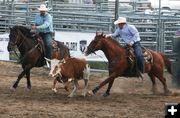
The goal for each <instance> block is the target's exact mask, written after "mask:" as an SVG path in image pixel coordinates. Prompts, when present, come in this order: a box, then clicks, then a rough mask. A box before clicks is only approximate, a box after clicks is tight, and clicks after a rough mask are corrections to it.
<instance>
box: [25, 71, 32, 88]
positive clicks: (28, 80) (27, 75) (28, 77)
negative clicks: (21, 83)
mask: <svg viewBox="0 0 180 118" xmlns="http://www.w3.org/2000/svg"><path fill="white" fill-rule="evenodd" d="M26 78H27V89H28V90H30V89H31V80H30V70H28V71H26Z"/></svg>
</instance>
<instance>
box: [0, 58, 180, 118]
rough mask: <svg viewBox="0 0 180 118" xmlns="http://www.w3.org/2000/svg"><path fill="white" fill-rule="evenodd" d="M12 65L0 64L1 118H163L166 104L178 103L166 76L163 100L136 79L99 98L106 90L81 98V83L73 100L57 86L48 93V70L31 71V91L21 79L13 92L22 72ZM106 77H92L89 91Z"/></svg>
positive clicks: (125, 80) (121, 80)
mask: <svg viewBox="0 0 180 118" xmlns="http://www.w3.org/2000/svg"><path fill="white" fill-rule="evenodd" d="M21 70H22V69H21V66H20V65H18V64H15V63H9V62H2V61H1V62H0V118H164V114H165V103H174V102H180V94H179V93H180V89H176V88H175V87H174V86H173V84H172V79H171V76H170V75H169V74H167V73H165V76H166V78H167V82H168V86H169V88H170V90H171V91H172V92H173V94H172V95H170V96H164V95H163V91H162V85H161V83H160V82H159V81H158V85H159V88H158V90H159V92H160V94H158V95H153V94H152V92H151V91H150V90H151V81H150V80H149V78H148V77H147V76H146V75H145V77H146V79H145V80H144V81H143V82H142V81H140V80H139V79H137V78H117V79H116V80H115V83H114V85H113V87H112V91H111V95H110V96H109V97H107V98H104V97H102V94H103V92H104V90H105V89H106V88H107V86H105V87H103V88H102V89H101V90H100V91H99V92H98V94H97V95H96V96H87V97H85V98H84V97H82V96H81V93H82V89H83V81H79V83H80V88H79V89H78V92H77V94H76V95H75V96H74V98H67V95H68V94H69V93H68V92H66V91H65V90H64V89H63V86H62V85H61V84H58V85H57V86H58V92H57V94H54V93H53V92H52V90H51V87H52V82H53V79H52V78H48V76H47V75H48V70H46V69H44V68H33V69H32V72H31V82H32V89H31V90H30V91H26V89H25V88H26V79H24V78H23V79H22V80H21V81H20V83H19V87H18V88H17V89H16V91H15V92H11V91H10V87H11V85H12V84H13V82H14V81H15V80H16V78H17V76H18V74H19V73H20V71H21ZM106 77H107V73H95V72H93V73H91V76H90V82H89V87H88V90H91V89H93V87H95V86H96V85H98V83H99V82H100V81H103V80H104V79H105V78H106Z"/></svg>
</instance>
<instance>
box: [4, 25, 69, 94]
mask: <svg viewBox="0 0 180 118" xmlns="http://www.w3.org/2000/svg"><path fill="white" fill-rule="evenodd" d="M33 35H34V34H33V33H32V32H31V29H29V28H27V27H24V26H18V25H16V26H13V27H12V28H10V34H9V42H8V46H7V49H8V51H9V52H10V51H15V47H17V48H18V50H19V52H20V55H21V56H20V57H19V56H18V57H19V58H20V63H21V65H22V69H23V71H22V72H21V73H20V74H19V75H18V78H17V80H16V81H15V83H14V84H13V86H12V87H11V90H13V91H14V90H15V89H16V88H17V87H18V84H19V82H20V80H21V79H22V77H24V76H25V75H26V76H25V77H26V78H27V89H28V90H30V89H31V81H30V71H31V69H32V68H33V67H42V66H44V65H45V62H46V61H45V58H44V57H45V48H44V43H43V41H42V39H41V37H40V36H39V35H35V36H33ZM56 42H58V41H56ZM61 48H66V49H62V51H61V52H59V54H60V55H62V53H64V52H63V51H64V50H67V51H69V49H68V48H67V47H65V46H64V47H63V46H62V47H61ZM15 53H16V52H15ZM52 53H54V51H53V52H52ZM67 54H69V53H67ZM52 55H53V54H52ZM63 56H65V55H63ZM68 56H69V55H68Z"/></svg>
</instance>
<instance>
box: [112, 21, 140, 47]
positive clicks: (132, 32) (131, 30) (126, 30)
mask: <svg viewBox="0 0 180 118" xmlns="http://www.w3.org/2000/svg"><path fill="white" fill-rule="evenodd" d="M111 36H112V37H113V38H117V37H121V38H122V39H123V41H124V42H125V43H126V44H130V45H133V44H134V43H135V42H137V41H140V40H141V39H140V36H139V32H138V30H137V29H136V27H135V26H134V25H129V24H125V25H124V26H123V28H122V29H120V28H118V29H116V31H115V32H114V33H113V34H111Z"/></svg>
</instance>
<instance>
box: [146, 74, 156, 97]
mask: <svg viewBox="0 0 180 118" xmlns="http://www.w3.org/2000/svg"><path fill="white" fill-rule="evenodd" d="M148 75H149V77H150V78H151V81H152V92H153V94H157V93H158V90H157V85H156V80H155V79H156V77H155V76H154V75H153V74H148Z"/></svg>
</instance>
